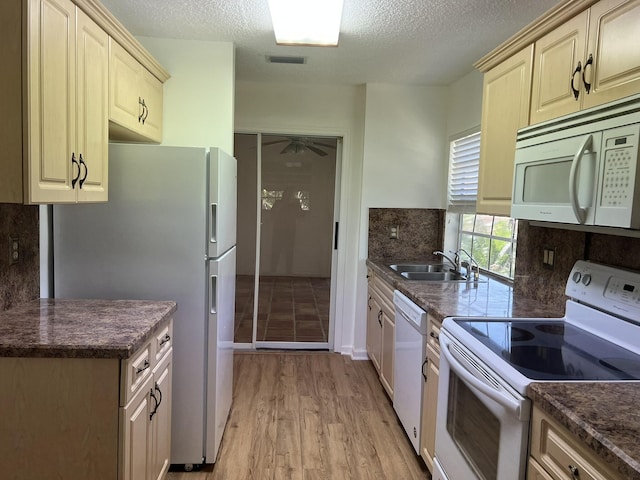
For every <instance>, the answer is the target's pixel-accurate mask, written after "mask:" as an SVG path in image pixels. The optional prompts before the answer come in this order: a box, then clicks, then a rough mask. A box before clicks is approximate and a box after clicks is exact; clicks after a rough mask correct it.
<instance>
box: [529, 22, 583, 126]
mask: <svg viewBox="0 0 640 480" xmlns="http://www.w3.org/2000/svg"><path fill="white" fill-rule="evenodd" d="M588 23H589V12H588V11H584V12H582V13H581V14H579V15H578V16H576V17H575V18H573V19H571V20H569V21H568V22H567V23H565V24H563V25H561V26H560V27H558V28H556V29H555V30H553V31H552V32H551V33H549V34H547V35H545V36H544V37H542V38H541V39H540V40H538V41H537V42H536V43H535V59H534V62H533V82H532V89H531V114H530V120H531V123H532V124H534V123H538V122H542V121H544V120H548V119H551V118H555V117H559V116H561V115H565V114H567V113H572V112H576V111H578V110H579V108H580V102H578V101H576V100H577V98H579V96H580V94H581V89H582V74H583V73H584V64H583V59H584V57H585V52H586V49H587V27H588Z"/></svg>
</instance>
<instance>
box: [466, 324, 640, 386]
mask: <svg viewBox="0 0 640 480" xmlns="http://www.w3.org/2000/svg"><path fill="white" fill-rule="evenodd" d="M455 322H456V323H457V324H458V325H460V326H461V327H462V328H463V329H465V330H466V331H467V332H469V333H470V334H471V335H473V336H474V337H475V338H476V339H478V340H479V341H480V342H482V344H484V345H485V346H486V347H488V348H490V349H491V350H492V351H493V352H494V353H496V354H497V355H499V356H500V357H501V358H503V359H504V360H505V361H507V362H508V363H509V364H511V365H512V366H513V367H514V368H515V369H516V370H518V371H519V372H520V373H521V374H523V375H524V376H525V377H527V378H530V379H533V380H585V381H590V380H640V355H637V354H635V353H633V352H631V351H629V350H626V349H624V348H622V347H620V346H618V345H615V344H613V343H611V342H609V341H606V340H603V339H602V338H600V337H598V336H596V335H593V334H591V333H589V332H586V331H585V330H582V329H580V328H578V327H576V326H574V325H571V324H569V323H565V322H559V321H542V322H541V321H537V320H508V321H504V320H490V321H484V320H462V319H456V320H455Z"/></svg>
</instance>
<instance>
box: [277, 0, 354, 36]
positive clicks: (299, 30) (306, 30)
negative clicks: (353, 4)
mask: <svg viewBox="0 0 640 480" xmlns="http://www.w3.org/2000/svg"><path fill="white" fill-rule="evenodd" d="M268 1H269V10H270V11H271V22H272V23H273V31H274V32H275V34H276V43H277V44H278V45H317V46H337V45H338V36H339V35H340V20H341V18H342V2H343V0H268Z"/></svg>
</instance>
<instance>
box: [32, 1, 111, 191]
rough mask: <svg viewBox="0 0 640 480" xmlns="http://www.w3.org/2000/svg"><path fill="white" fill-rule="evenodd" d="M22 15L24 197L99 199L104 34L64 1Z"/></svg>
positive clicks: (104, 141)
mask: <svg viewBox="0 0 640 480" xmlns="http://www.w3.org/2000/svg"><path fill="white" fill-rule="evenodd" d="M27 22H28V28H27V30H28V32H29V33H28V40H27V42H28V48H27V72H28V73H27V97H28V111H27V118H28V119H29V121H28V122H27V127H26V128H27V135H26V152H27V155H26V156H27V159H28V160H27V161H26V162H25V166H26V178H25V185H26V195H25V199H24V200H25V203H75V202H77V201H106V200H107V189H106V187H107V186H106V176H107V146H108V136H107V135H108V130H107V124H106V121H105V118H106V117H105V118H99V117H100V116H104V115H106V105H107V103H106V102H107V101H108V97H107V95H108V91H107V81H108V77H107V74H108V57H107V52H108V51H107V45H108V36H107V34H106V33H105V32H104V31H102V29H101V28H100V27H98V26H97V25H96V24H95V23H94V22H93V21H92V20H91V19H89V18H88V17H87V16H86V15H85V14H84V13H83V12H82V11H80V10H79V9H78V8H77V7H76V6H75V4H74V3H73V2H71V1H70V0H30V2H29V7H28V10H27ZM85 189H86V191H83V190H85Z"/></svg>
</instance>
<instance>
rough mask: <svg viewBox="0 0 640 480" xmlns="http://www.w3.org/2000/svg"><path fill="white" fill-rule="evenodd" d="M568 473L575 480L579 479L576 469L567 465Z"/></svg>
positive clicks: (578, 472)
mask: <svg viewBox="0 0 640 480" xmlns="http://www.w3.org/2000/svg"><path fill="white" fill-rule="evenodd" d="M569 473H570V474H571V477H572V478H574V479H576V480H577V479H579V478H580V471H579V470H578V467H574V466H573V465H569Z"/></svg>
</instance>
